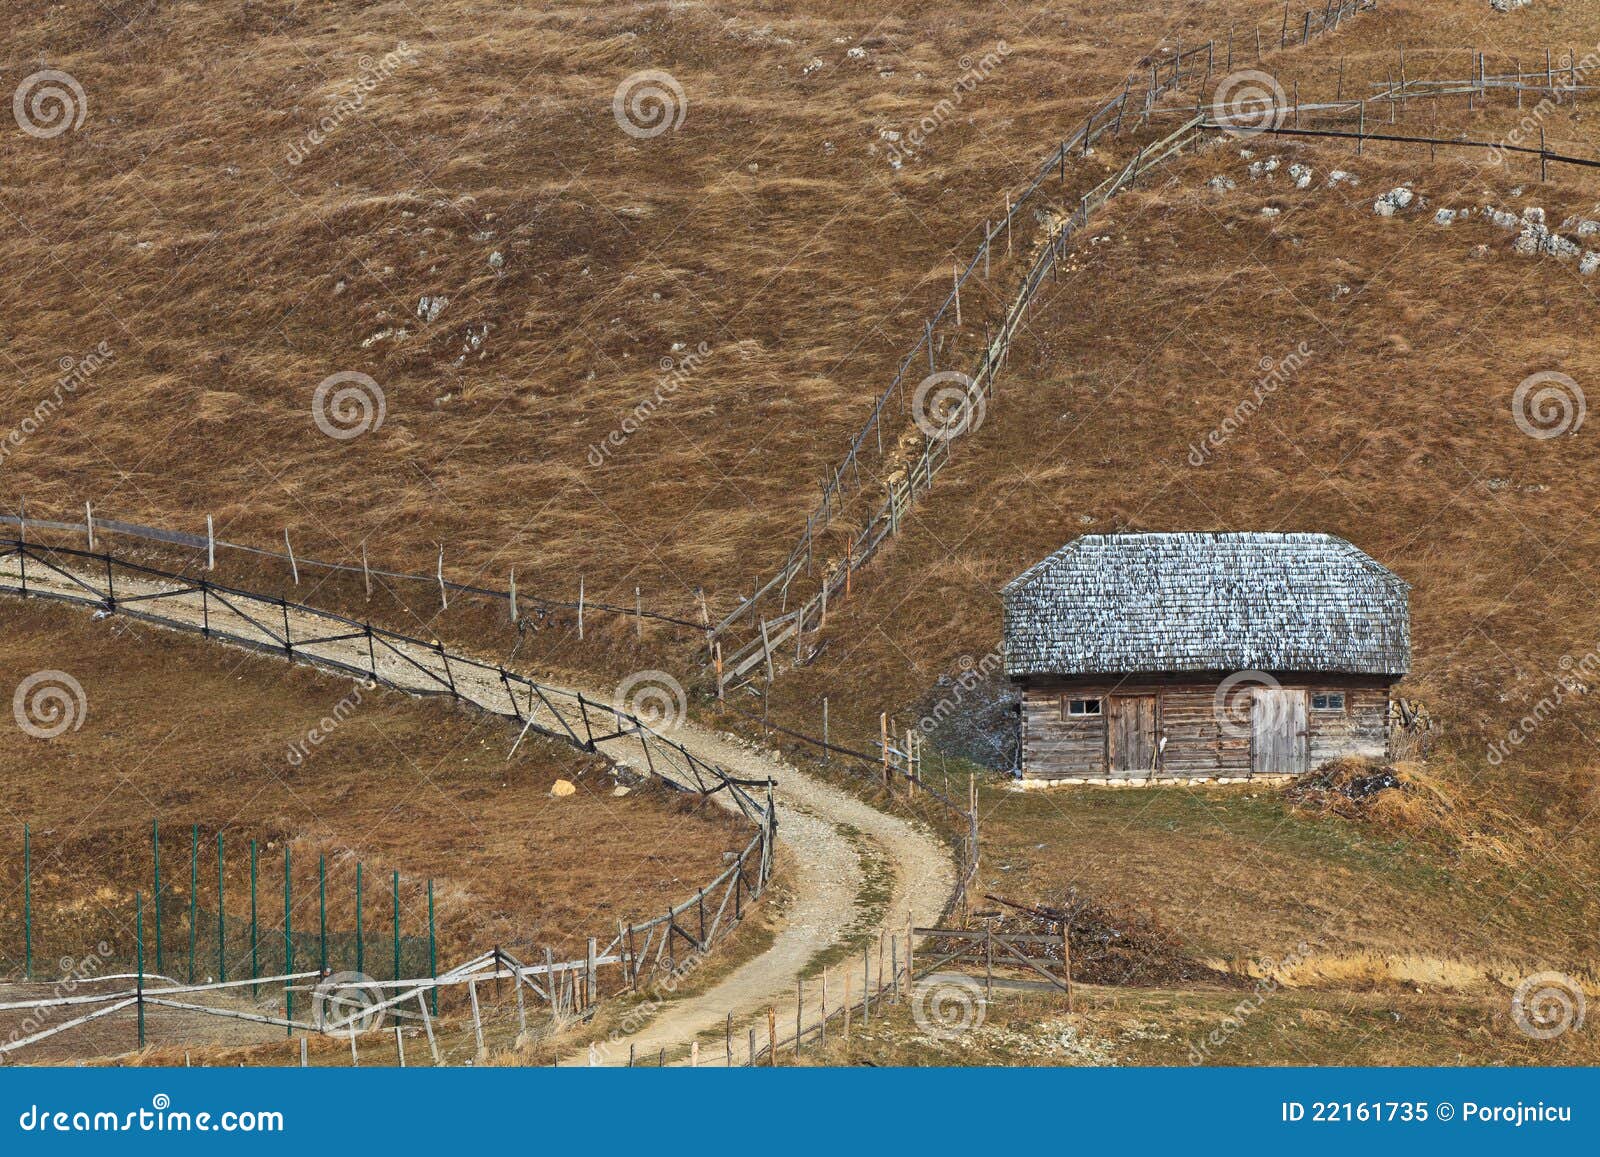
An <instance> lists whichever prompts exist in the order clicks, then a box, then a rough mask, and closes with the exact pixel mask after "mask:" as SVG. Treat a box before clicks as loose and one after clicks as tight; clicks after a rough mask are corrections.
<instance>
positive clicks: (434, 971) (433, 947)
mask: <svg viewBox="0 0 1600 1157" xmlns="http://www.w3.org/2000/svg"><path fill="white" fill-rule="evenodd" d="M428 975H429V976H432V977H435V978H437V977H438V975H439V941H438V938H437V936H436V934H435V931H434V926H433V881H432V880H429V881H428ZM517 983H518V985H519V987H518V988H517V1003H518V1004H519V1005H520V1004H521V1002H522V989H521V987H520V985H521V983H522V976H521V973H518V975H517ZM433 1011H434V1012H435V1013H437V1012H438V1011H439V986H438V985H434V986H433ZM524 1027H526V1026H524Z"/></svg>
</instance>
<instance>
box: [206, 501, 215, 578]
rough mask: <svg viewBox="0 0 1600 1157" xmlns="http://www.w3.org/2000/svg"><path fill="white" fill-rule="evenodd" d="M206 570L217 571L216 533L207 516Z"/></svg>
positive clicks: (209, 517)
mask: <svg viewBox="0 0 1600 1157" xmlns="http://www.w3.org/2000/svg"><path fill="white" fill-rule="evenodd" d="M206 569H207V570H216V569H217V532H216V528H215V527H213V526H212V525H211V516H210V515H209V514H208V515H206Z"/></svg>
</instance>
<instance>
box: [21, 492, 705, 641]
mask: <svg viewBox="0 0 1600 1157" xmlns="http://www.w3.org/2000/svg"><path fill="white" fill-rule="evenodd" d="M0 526H14V527H16V528H17V535H18V537H22V538H26V537H27V533H28V531H30V530H31V531H35V532H37V531H41V530H48V531H57V532H61V533H66V534H72V535H82V536H83V538H84V540H85V542H86V543H87V545H88V548H89V549H90V550H91V551H92V550H94V548H95V543H96V541H97V540H98V539H99V538H100V537H102V536H105V535H119V536H123V537H128V538H138V539H142V540H144V541H146V542H155V543H160V544H162V545H163V546H170V547H179V548H182V549H186V550H192V551H195V552H197V553H198V554H199V555H200V557H201V558H203V559H204V567H205V569H206V570H207V571H211V570H214V569H215V568H216V559H217V552H218V551H223V552H229V551H231V552H234V553H236V554H240V555H243V556H247V557H251V558H263V559H270V560H272V561H274V562H278V563H282V564H284V565H286V566H287V567H288V568H289V573H290V576H291V577H292V578H293V581H294V583H295V585H296V586H298V585H299V584H300V571H301V570H302V569H304V570H307V571H324V572H327V573H329V574H345V575H360V576H361V578H362V582H363V584H364V587H365V590H366V593H367V594H368V595H369V596H370V595H371V594H372V587H373V580H374V579H377V580H381V581H390V582H403V583H411V584H415V585H420V586H426V587H429V588H432V589H434V590H437V591H438V594H439V601H440V605H441V607H442V608H444V609H448V608H449V606H450V604H451V601H452V600H453V599H456V598H459V597H461V596H466V597H469V598H477V599H485V600H489V601H491V602H494V603H498V604H502V605H504V606H505V608H506V610H507V613H508V614H509V615H510V618H511V621H512V622H513V623H517V622H521V621H522V620H523V619H524V618H525V617H526V616H527V615H528V614H529V613H530V612H531V613H532V614H533V615H535V616H537V617H538V618H539V619H541V620H544V619H551V618H554V617H555V616H557V615H558V614H559V615H560V616H561V617H563V618H564V619H567V620H569V621H570V622H571V623H572V625H573V626H574V627H575V628H576V630H577V634H578V637H579V638H580V639H582V638H583V637H584V627H585V618H586V616H593V615H595V614H597V613H598V614H610V615H615V616H618V617H620V618H623V619H627V620H631V621H633V622H634V623H635V624H642V623H644V622H655V623H665V624H667V625H669V626H671V627H673V628H679V629H683V630H692V631H694V632H696V633H697V634H698V633H700V632H703V631H704V630H705V629H706V625H707V624H706V618H705V616H702V618H701V619H700V620H699V621H695V620H692V619H686V618H682V617H679V616H676V615H670V614H666V613H664V612H661V611H655V610H647V609H645V607H644V605H643V596H642V593H641V591H640V589H639V588H638V587H635V588H634V605H633V606H631V607H628V606H619V605H617V604H615V603H608V602H605V601H604V600H596V599H592V598H589V597H588V595H587V592H586V590H585V587H584V580H583V576H582V575H579V576H578V578H577V582H576V586H577V590H576V591H575V592H574V593H575V597H574V598H572V599H558V598H550V597H547V596H540V595H531V594H529V593H528V592H527V591H526V590H521V591H519V590H518V589H517V572H516V568H515V567H513V568H512V569H511V571H510V573H509V575H508V582H507V585H506V587H505V589H503V590H502V589H499V588H496V587H486V586H479V585H477V584H474V583H462V582H456V581H455V580H453V579H448V578H446V577H445V574H444V550H443V548H442V547H441V548H440V551H439V556H438V564H437V566H436V567H435V569H434V573H433V574H411V573H408V572H405V571H397V570H392V569H388V568H385V567H378V566H372V565H371V564H370V563H369V562H368V560H367V552H366V545H365V544H362V548H361V561H360V562H359V563H342V562H324V561H322V560H320V559H315V558H307V557H305V556H303V555H300V554H298V553H297V552H296V551H295V549H294V544H293V542H292V541H291V540H290V538H289V532H288V530H287V529H285V530H284V534H283V539H284V547H285V549H284V550H269V549H267V548H265V547H260V546H248V545H245V544H243V543H238V542H229V541H227V540H225V539H221V538H218V537H216V535H215V533H214V531H213V528H212V525H211V519H210V517H209V516H208V517H207V518H206V533H205V534H194V533H191V532H189V531H185V530H172V529H171V528H168V527H159V526H145V525H142V524H140V523H137V522H123V521H120V520H118V519H115V518H107V517H105V516H104V515H103V514H99V513H97V512H96V511H95V510H94V508H93V506H92V505H90V504H88V503H85V504H84V518H83V521H82V522H64V521H60V520H55V519H42V518H30V517H29V516H28V514H27V511H26V504H24V506H23V509H22V512H21V513H18V514H4V513H0Z"/></svg>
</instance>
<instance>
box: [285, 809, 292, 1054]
mask: <svg viewBox="0 0 1600 1157" xmlns="http://www.w3.org/2000/svg"><path fill="white" fill-rule="evenodd" d="M293 878H294V877H293V876H292V875H291V865H290V862H289V844H288V841H287V840H285V841H284V845H283V975H284V977H285V980H284V982H283V1019H284V1020H286V1021H290V1022H292V1021H293V1020H294V982H293V981H291V980H288V979H287V977H289V976H290V975H291V974H292V973H293V972H294V916H293V911H294V886H293V884H292V883H291V881H292V880H293ZM284 1035H285V1036H293V1035H294V1025H293V1024H292V1023H290V1024H287V1025H285V1026H284Z"/></svg>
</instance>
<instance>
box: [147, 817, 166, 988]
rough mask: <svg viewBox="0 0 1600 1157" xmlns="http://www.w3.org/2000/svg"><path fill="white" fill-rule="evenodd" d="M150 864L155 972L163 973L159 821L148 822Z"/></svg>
mask: <svg viewBox="0 0 1600 1157" xmlns="http://www.w3.org/2000/svg"><path fill="white" fill-rule="evenodd" d="M150 862H151V865H152V867H153V868H154V871H155V880H154V888H155V893H154V894H155V901H156V971H157V972H161V971H163V969H162V966H161V821H160V820H159V819H154V820H151V821H150Z"/></svg>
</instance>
